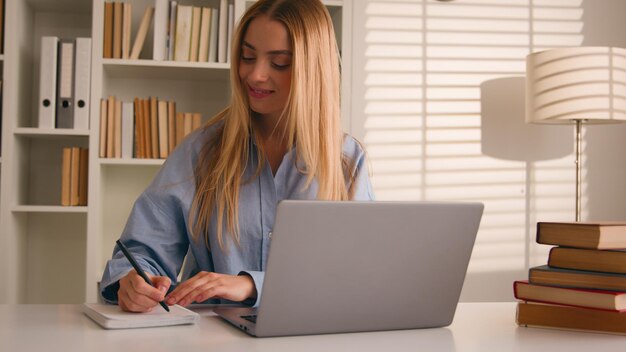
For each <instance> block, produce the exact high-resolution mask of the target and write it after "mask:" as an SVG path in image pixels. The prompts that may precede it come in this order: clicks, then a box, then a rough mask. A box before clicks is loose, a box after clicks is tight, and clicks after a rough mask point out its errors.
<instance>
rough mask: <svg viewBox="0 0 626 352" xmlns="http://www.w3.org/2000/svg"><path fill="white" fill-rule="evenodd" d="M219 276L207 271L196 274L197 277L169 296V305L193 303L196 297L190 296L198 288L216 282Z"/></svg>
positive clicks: (179, 286)
mask: <svg viewBox="0 0 626 352" xmlns="http://www.w3.org/2000/svg"><path fill="white" fill-rule="evenodd" d="M218 276H219V275H218V274H215V273H211V272H205V271H203V272H200V273H198V274H196V276H194V277H192V278H191V279H189V280H187V281H185V282H183V283H182V284H180V285H178V287H176V289H174V291H172V293H170V294H169V296H168V299H167V301H166V302H167V304H169V305H173V304H180V305H183V306H185V305H188V304H190V303H191V302H193V298H194V297H189V294H190V293H191V292H193V291H194V290H196V289H197V288H199V287H203V285H207V284H209V283H210V282H211V281H214V280H215V279H217V277H218ZM207 288H209V287H205V289H207Z"/></svg>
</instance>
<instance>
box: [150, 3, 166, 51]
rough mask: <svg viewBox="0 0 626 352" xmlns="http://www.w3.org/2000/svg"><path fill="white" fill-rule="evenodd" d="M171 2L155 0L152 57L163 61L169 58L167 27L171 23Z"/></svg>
mask: <svg viewBox="0 0 626 352" xmlns="http://www.w3.org/2000/svg"><path fill="white" fill-rule="evenodd" d="M169 11H170V4H169V2H168V0H155V10H154V37H153V49H152V59H153V60H155V61H163V60H166V59H167V27H168V25H169V21H168V13H169Z"/></svg>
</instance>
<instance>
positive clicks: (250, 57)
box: [241, 55, 255, 62]
mask: <svg viewBox="0 0 626 352" xmlns="http://www.w3.org/2000/svg"><path fill="white" fill-rule="evenodd" d="M254 59H255V57H254V56H244V55H241V60H243V61H247V62H250V61H254Z"/></svg>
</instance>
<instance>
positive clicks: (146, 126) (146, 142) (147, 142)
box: [141, 99, 153, 159]
mask: <svg viewBox="0 0 626 352" xmlns="http://www.w3.org/2000/svg"><path fill="white" fill-rule="evenodd" d="M141 103H142V104H143V109H142V119H143V126H142V127H143V131H142V133H143V148H144V149H143V150H144V153H145V154H144V158H148V159H152V158H153V156H152V128H151V127H150V125H151V119H150V99H142V100H141Z"/></svg>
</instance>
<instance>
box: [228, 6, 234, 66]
mask: <svg viewBox="0 0 626 352" xmlns="http://www.w3.org/2000/svg"><path fill="white" fill-rule="evenodd" d="M234 30H235V5H234V4H228V36H227V38H226V62H230V52H231V50H232V41H233V31H234Z"/></svg>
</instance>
